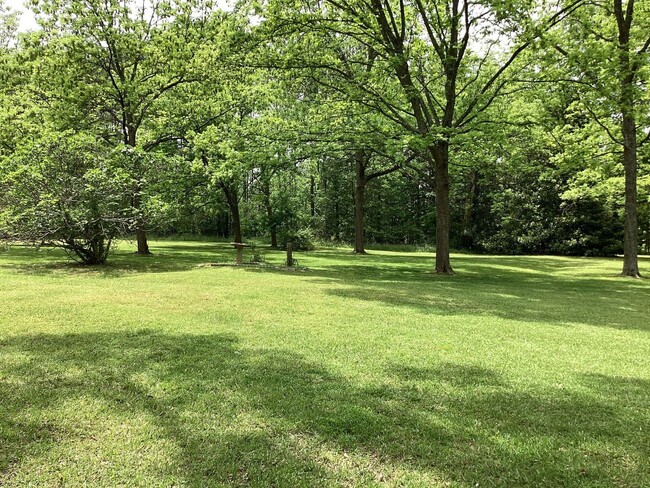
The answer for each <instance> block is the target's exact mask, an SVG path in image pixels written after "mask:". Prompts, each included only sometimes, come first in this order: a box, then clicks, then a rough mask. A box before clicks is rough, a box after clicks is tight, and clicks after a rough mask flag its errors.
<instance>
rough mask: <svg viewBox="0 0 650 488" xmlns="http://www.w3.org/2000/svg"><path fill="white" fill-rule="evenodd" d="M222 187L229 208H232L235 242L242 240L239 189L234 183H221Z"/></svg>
mask: <svg viewBox="0 0 650 488" xmlns="http://www.w3.org/2000/svg"><path fill="white" fill-rule="evenodd" d="M221 188H223V192H224V194H225V195H226V201H227V203H228V208H229V209H230V216H231V217H232V231H233V234H234V239H235V242H242V236H241V219H240V217H239V198H238V197H237V189H236V188H235V186H234V185H233V184H232V183H224V182H222V183H221Z"/></svg>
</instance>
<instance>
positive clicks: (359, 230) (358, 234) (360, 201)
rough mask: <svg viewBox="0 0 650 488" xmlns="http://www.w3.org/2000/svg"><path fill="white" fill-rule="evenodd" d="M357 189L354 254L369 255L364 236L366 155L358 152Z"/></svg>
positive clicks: (356, 167)
mask: <svg viewBox="0 0 650 488" xmlns="http://www.w3.org/2000/svg"><path fill="white" fill-rule="evenodd" d="M354 166H355V176H356V177H355V189H354V252H355V254H367V253H366V249H365V242H364V240H365V236H364V225H365V223H364V204H365V199H366V183H367V182H368V180H367V179H366V155H365V153H364V151H357V152H356V153H355V155H354Z"/></svg>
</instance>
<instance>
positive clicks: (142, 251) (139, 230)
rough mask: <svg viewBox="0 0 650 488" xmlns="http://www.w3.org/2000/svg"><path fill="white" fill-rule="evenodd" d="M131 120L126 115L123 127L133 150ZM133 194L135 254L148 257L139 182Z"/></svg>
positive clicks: (134, 127) (135, 139) (135, 134)
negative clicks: (135, 216)
mask: <svg viewBox="0 0 650 488" xmlns="http://www.w3.org/2000/svg"><path fill="white" fill-rule="evenodd" d="M133 119H134V117H133V116H132V115H128V114H127V116H126V121H127V124H126V125H125V127H124V132H125V134H124V138H125V142H126V144H127V145H128V146H131V147H133V148H135V146H136V142H137V131H138V129H137V126H136V125H135V123H134V122H133ZM139 169H140V168H139ZM133 193H134V195H133V208H134V209H135V211H136V212H137V213H138V217H137V219H136V221H135V237H136V242H137V245H138V250H137V251H136V254H139V255H141V256H148V255H150V254H151V251H150V250H149V243H148V242H147V232H146V222H145V219H144V216H143V215H142V212H141V211H140V210H141V208H142V184H141V183H140V182H138V183H136V187H135V188H134V192H133Z"/></svg>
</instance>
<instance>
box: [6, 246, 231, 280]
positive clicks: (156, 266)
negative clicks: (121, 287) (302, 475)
mask: <svg viewBox="0 0 650 488" xmlns="http://www.w3.org/2000/svg"><path fill="white" fill-rule="evenodd" d="M151 250H152V252H153V254H152V255H150V256H137V255H135V254H134V253H133V252H132V251H131V250H130V249H129V247H128V246H126V245H122V246H120V247H119V248H118V249H117V250H115V251H113V252H112V253H111V255H110V256H109V259H108V261H107V262H106V263H105V264H103V265H100V266H87V265H83V264H79V263H76V262H74V261H72V260H70V259H69V258H67V256H66V255H65V253H64V252H63V251H62V250H61V249H53V248H43V249H41V250H37V249H34V248H31V247H26V246H13V247H12V248H11V250H10V251H9V253H8V254H7V257H8V258H9V259H10V261H9V262H6V264H0V268H5V269H8V270H10V271H12V272H17V273H21V274H28V275H38V276H44V275H63V276H65V275H89V276H92V275H99V276H103V277H109V278H118V277H120V276H128V275H131V274H135V273H171V272H179V271H188V270H190V269H194V268H196V267H197V266H201V265H204V264H208V263H213V262H231V261H234V259H235V254H234V251H233V250H232V248H231V247H230V248H229V246H228V245H227V244H226V243H221V242H215V243H212V244H202V245H188V244H184V243H179V244H165V245H156V244H155V243H152V244H151Z"/></svg>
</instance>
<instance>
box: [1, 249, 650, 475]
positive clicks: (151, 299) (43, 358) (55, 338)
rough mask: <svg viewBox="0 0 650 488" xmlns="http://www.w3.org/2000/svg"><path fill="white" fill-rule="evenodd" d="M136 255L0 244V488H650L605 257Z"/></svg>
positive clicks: (637, 385)
mask: <svg viewBox="0 0 650 488" xmlns="http://www.w3.org/2000/svg"><path fill="white" fill-rule="evenodd" d="M152 250H153V251H154V252H155V255H154V256H153V257H149V258H142V257H136V256H134V255H133V254H131V252H132V249H131V247H130V246H129V245H127V244H122V245H121V247H120V249H119V250H118V251H117V252H116V253H115V254H114V256H113V257H112V258H113V259H112V261H111V263H110V264H108V265H107V266H105V267H99V268H82V267H79V266H75V265H70V264H66V263H65V262H64V260H63V258H62V254H60V253H59V252H58V251H55V250H43V251H40V252H39V251H34V250H30V249H28V248H22V247H14V248H12V249H11V250H10V251H9V252H6V253H3V254H0V300H1V302H0V486H3V487H14V486H20V487H23V486H91V487H99V486H106V487H114V486H147V487H150V486H151V487H155V486H166V487H171V486H197V487H208V486H231V485H235V486H260V487H267V486H276V487H284V486H286V487H295V486H305V487H318V486H423V487H437V486H461V487H477V486H479V487H485V486H504V487H506V486H507V487H512V486H531V487H533V486H548V487H559V486H629V487H646V486H650V281H645V280H629V279H622V278H617V277H616V276H615V275H616V274H617V273H618V272H619V270H620V267H621V263H620V261H619V260H614V259H572V258H560V257H505V256H504V257H495V256H471V255H456V256H453V264H454V266H455V268H456V270H457V274H456V275H455V276H452V277H438V276H435V275H433V274H431V273H430V271H431V270H432V267H433V257H432V255H431V254H425V253H396V252H388V251H381V252H380V251H376V252H373V253H372V254H370V255H368V256H355V255H352V254H350V253H349V252H348V251H346V250H340V249H325V250H321V251H317V252H311V253H298V254H297V258H298V260H299V264H300V265H301V266H306V267H307V268H308V269H307V270H305V271H299V272H290V271H283V270H281V269H277V268H271V267H268V268H251V267H242V268H235V267H201V266H200V265H201V264H202V263H208V262H218V261H226V260H231V259H233V258H234V252H233V251H232V250H231V249H229V248H228V247H227V246H226V245H225V244H223V243H221V244H219V243H210V242H195V243H183V242H163V241H158V242H154V243H153V246H152ZM283 259H284V258H283V255H282V253H280V252H268V253H267V255H266V260H267V262H269V263H275V264H281V263H282V261H283ZM643 269H645V270H646V272H647V271H648V270H650V260H648V259H644V260H643V262H642V270H643Z"/></svg>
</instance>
